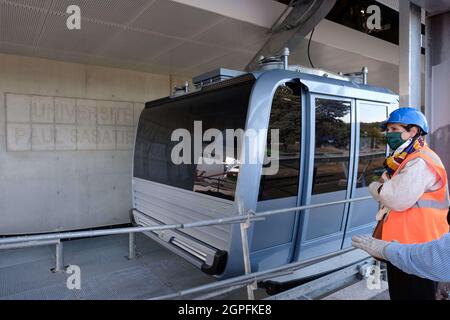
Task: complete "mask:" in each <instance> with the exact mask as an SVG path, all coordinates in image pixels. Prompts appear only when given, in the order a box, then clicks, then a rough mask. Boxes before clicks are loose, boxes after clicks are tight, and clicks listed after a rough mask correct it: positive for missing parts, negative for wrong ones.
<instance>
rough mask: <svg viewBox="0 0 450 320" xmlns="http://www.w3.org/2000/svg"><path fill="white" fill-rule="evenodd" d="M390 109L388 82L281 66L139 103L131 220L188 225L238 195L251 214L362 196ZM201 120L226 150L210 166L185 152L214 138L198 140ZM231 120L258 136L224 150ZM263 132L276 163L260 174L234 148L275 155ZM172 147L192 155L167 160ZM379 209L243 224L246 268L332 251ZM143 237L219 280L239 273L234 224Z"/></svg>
mask: <svg viewBox="0 0 450 320" xmlns="http://www.w3.org/2000/svg"><path fill="white" fill-rule="evenodd" d="M395 108H398V96H397V95H395V94H394V93H392V92H391V91H389V90H387V89H383V88H377V87H373V86H368V85H364V84H358V83H355V82H352V81H345V80H339V79H335V78H331V77H324V76H318V75H313V74H306V73H301V72H295V71H289V70H270V71H259V72H255V73H249V74H243V75H240V76H238V77H235V78H232V79H228V80H225V81H221V82H218V83H214V84H210V85H208V86H205V87H203V88H202V89H201V90H199V91H197V92H193V93H187V94H185V95H182V96H178V97H168V98H164V99H160V100H156V101H153V102H148V103H147V104H146V106H145V109H144V110H143V112H142V114H141V116H140V120H139V125H138V129H137V135H136V145H135V150H134V168H133V183H132V186H133V206H134V209H133V210H132V220H133V222H134V223H135V224H137V225H142V226H153V225H164V224H178V223H188V222H195V221H201V220H208V219H217V218H222V217H228V216H234V215H237V214H238V212H239V210H238V209H239V208H238V204H240V206H241V208H243V210H244V212H248V210H253V211H254V212H256V214H257V213H258V212H262V211H267V210H272V209H280V208H291V207H296V206H301V205H308V204H318V203H328V202H334V201H339V200H345V199H351V198H356V197H363V196H368V195H369V191H368V185H369V184H370V183H371V182H372V181H373V180H374V179H378V177H379V176H380V175H381V174H382V172H383V161H384V158H385V157H386V155H387V152H388V150H387V147H386V143H385V142H384V136H383V133H382V131H381V129H380V123H381V122H382V121H384V120H385V119H386V118H387V116H388V113H389V112H391V111H392V110H394V109H395ZM209 129H212V130H214V131H212V132H216V133H223V136H224V137H223V139H218V138H215V141H214V142H215V143H216V146H217V144H219V145H220V144H223V145H224V149H226V151H227V152H225V151H223V152H222V153H223V154H220V153H221V152H220V151H217V150H215V152H216V154H215V156H217V153H219V156H220V157H221V160H222V162H220V163H214V164H208V163H210V162H208V161H206V160H208V159H203V160H204V161H203V162H200V161H197V162H196V161H195V160H196V159H197V160H198V159H200V158H201V157H202V155H203V153H202V151H205V149H206V148H207V146H208V145H209V144H210V143H211V141H213V139H212V138H211V137H206V139H205V136H207V135H208V134H207V133H208V130H209ZM239 129H241V130H245V132H247V130H255V131H256V132H263V134H262V137H263V138H262V139H260V140H258V141H259V142H257V143H251V142H249V139H247V138H242V140H241V141H240V142H241V143H242V148H241V149H242V150H239V148H238V147H237V146H238V145H239V144H238V143H235V144H234V145H235V147H234V148H233V147H231V148H230V147H229V145H230V144H231V145H233V144H232V143H230V142H232V141H233V140H238V139H239V137H238V138H236V137H233V136H231V137H230V136H228V135H225V132H228V131H229V130H239ZM272 129H278V141H277V144H276V145H275V147H277V148H276V149H277V151H276V152H277V155H278V159H279V161H278V170H277V171H276V172H272V173H271V174H269V175H266V174H264V172H265V169H266V167H268V166H270V165H271V164H270V163H262V162H259V163H251V162H250V161H244V159H242V158H241V157H242V154H241V153H242V152H243V150H250V149H251V150H253V151H252V152H253V153H256V154H257V155H258V156H261V158H264V159H267V156H268V155H269V154H272V155H273V153H274V152H275V151H274V150H273V148H274V145H273V144H272V140H274V137H272V135H273V131H272ZM177 130H178V132H179V133H180V136H181V135H183V134H184V135H188V136H189V134H190V136H191V141H189V143H187V145H190V146H191V147H192V149H193V150H194V154H193V155H188V154H187V152H186V151H185V150H183V152H179V151H180V150H179V149H177V145H178V146H179V143H180V139H174V132H177ZM264 132H265V134H264ZM202 133H204V135H203V139H202ZM175 136H177V134H175ZM199 137H200V138H199ZM244 137H246V136H245V135H244ZM261 140H264V141H261ZM234 142H237V141H234ZM225 145H226V148H225ZM252 148H253V149H252ZM195 149H197V150H195ZM230 149H231V150H230ZM177 153H180V154H179V156H181V157H183V158H184V159H185V160H186V159H187V160H193V161H192V162H191V163H189V161H185V162H180V163H178V164H177V163H174V161H173V155H174V154H177ZM182 153H186V154H182ZM250 153H251V152H250ZM175 162H176V161H175ZM377 210H378V206H377V203H376V202H375V201H374V200H368V201H362V202H354V203H351V204H350V203H347V204H338V205H332V206H328V207H322V208H315V209H310V210H304V211H299V212H292V213H284V214H280V215H276V216H271V217H269V218H267V219H265V220H262V221H256V222H252V225H251V227H250V229H249V246H250V258H251V263H252V271H261V270H265V269H270V268H274V267H278V266H281V265H284V264H288V263H291V262H295V261H301V260H305V259H311V258H314V257H318V256H321V255H324V254H327V253H333V252H336V253H339V251H341V250H343V249H346V248H348V247H350V246H351V244H350V242H351V241H350V238H351V236H352V235H355V234H361V233H370V232H371V231H372V230H373V227H374V225H375V214H376V212H377ZM241 212H242V211H241ZM147 235H148V236H149V237H151V238H153V239H154V240H156V241H158V242H159V243H161V244H163V245H164V246H166V247H167V248H169V249H170V250H172V251H174V252H176V253H177V254H179V255H180V256H182V257H184V258H185V259H187V260H189V261H190V262H191V263H193V264H195V265H197V266H198V267H199V268H201V269H202V270H203V271H204V272H206V273H208V274H211V275H215V276H217V277H218V278H226V277H230V276H233V275H237V274H242V273H243V272H244V265H243V256H242V247H241V245H242V244H241V233H240V226H239V224H227V225H214V226H208V227H199V228H192V229H183V230H171V231H163V232H148V233H147ZM330 268H333V266H330ZM330 271H331V270H330Z"/></svg>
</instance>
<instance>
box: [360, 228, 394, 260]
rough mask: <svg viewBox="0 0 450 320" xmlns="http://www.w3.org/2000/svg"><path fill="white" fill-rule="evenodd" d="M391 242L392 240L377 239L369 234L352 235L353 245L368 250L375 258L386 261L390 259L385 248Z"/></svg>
mask: <svg viewBox="0 0 450 320" xmlns="http://www.w3.org/2000/svg"><path fill="white" fill-rule="evenodd" d="M389 244H390V242H387V241H383V240H378V239H375V238H373V237H372V236H370V235H368V234H365V235H359V236H353V237H352V246H354V247H356V248H360V249H362V250H364V251H366V252H367V253H368V254H370V255H371V256H372V257H374V258H377V259H381V260H386V261H388V259H387V257H386V253H385V250H386V247H387V246H388V245H389Z"/></svg>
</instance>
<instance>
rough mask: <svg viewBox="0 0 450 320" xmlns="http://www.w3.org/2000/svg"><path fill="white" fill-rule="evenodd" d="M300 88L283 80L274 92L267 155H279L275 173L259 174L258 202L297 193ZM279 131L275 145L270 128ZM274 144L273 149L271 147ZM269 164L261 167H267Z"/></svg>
mask: <svg viewBox="0 0 450 320" xmlns="http://www.w3.org/2000/svg"><path fill="white" fill-rule="evenodd" d="M301 108H302V106H301V87H300V84H296V83H286V84H284V85H282V86H280V87H279V88H278V89H277V90H276V92H275V95H274V98H273V102H272V110H271V114H270V122H269V131H268V135H267V148H266V155H267V156H272V157H273V156H276V153H278V154H279V157H278V159H279V165H278V166H279V169H278V172H277V173H275V174H270V175H262V176H261V185H260V189H259V201H264V200H272V199H279V198H287V197H296V196H297V194H298V184H299V169H300V150H301V114H302V112H301ZM273 129H275V130H279V131H278V132H279V143H278V145H275V146H274V144H272V141H271V132H272V131H271V130H273ZM271 147H275V150H271ZM270 165H271V164H270V163H269V164H267V165H265V167H270Z"/></svg>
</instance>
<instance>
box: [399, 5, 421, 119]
mask: <svg viewBox="0 0 450 320" xmlns="http://www.w3.org/2000/svg"><path fill="white" fill-rule="evenodd" d="M421 12H422V11H421V8H420V7H419V6H417V5H415V4H414V3H411V2H410V1H409V0H402V1H400V67H399V71H400V75H399V83H400V106H405V107H406V106H409V107H413V108H416V109H419V110H420V109H421V106H422V98H421V92H422V86H421V71H422V68H421V54H422V53H421V48H422V23H421Z"/></svg>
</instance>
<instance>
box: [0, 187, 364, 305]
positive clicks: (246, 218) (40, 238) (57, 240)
mask: <svg viewBox="0 0 450 320" xmlns="http://www.w3.org/2000/svg"><path fill="white" fill-rule="evenodd" d="M370 199H373V198H372V197H370V196H368V197H361V198H354V199H346V200H340V201H333V202H327V203H320V204H312V205H304V206H298V207H291V208H283V209H276V210H268V211H263V212H258V213H255V212H253V211H248V212H247V213H244V212H243V209H242V207H241V206H240V205H239V203H238V211H239V214H238V215H236V216H231V217H226V218H218V219H210V220H203V221H196V222H189V223H182V224H168V225H161V226H150V227H128V228H117V229H102V230H90V231H75V232H60V233H50V234H37V235H29V236H15V237H6V238H0V250H2V249H3V250H6V249H18V248H26V247H33V246H43V245H53V244H54V245H55V246H56V266H55V268H54V269H53V270H54V271H55V272H61V271H64V263H63V261H64V251H63V242H61V240H63V239H77V238H88V237H98V236H108V235H119V234H128V235H129V247H128V250H129V252H128V258H129V259H134V258H135V257H136V246H135V233H144V232H149V231H163V230H175V229H189V228H199V227H206V226H212V225H225V224H237V223H239V224H240V229H241V237H242V251H243V259H244V267H245V275H244V276H241V277H237V278H233V279H228V280H224V281H221V282H220V285H219V286H220V287H222V285H228V286H237V287H239V288H240V287H243V286H247V294H248V298H249V300H254V293H253V292H254V290H255V289H256V288H257V281H258V280H261V279H262V277H266V276H268V275H269V274H270V276H271V277H273V276H274V274H275V273H279V272H282V273H283V272H284V274H285V273H286V272H288V273H290V272H293V271H289V270H290V269H292V270H294V269H295V268H297V267H298V268H300V267H301V266H304V265H305V263H307V261H302V262H300V263H294V264H289V265H286V266H283V267H280V268H276V269H272V270H269V271H263V272H257V273H253V274H252V273H251V261H250V250H249V245H248V232H247V231H248V228H249V227H250V223H251V222H256V221H261V220H265V218H266V217H269V216H274V215H278V214H283V213H289V212H294V211H302V210H308V209H315V208H321V207H328V206H333V205H338V204H346V203H352V202H357V201H365V200H370ZM342 252H343V251H341V252H340V253H342ZM335 254H336V253H334V255H335ZM332 255H333V254H330V255H329V256H332ZM317 259H318V258H317V257H316V258H315V259H313V260H315V261H316V260H317ZM244 283H245V284H244ZM204 288H205V287H203V290H205V289H204ZM206 288H209V287H208V286H206ZM187 292H188V293H191V291H189V290H187ZM175 296H179V294H176V295H175ZM167 297H169V296H167Z"/></svg>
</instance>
